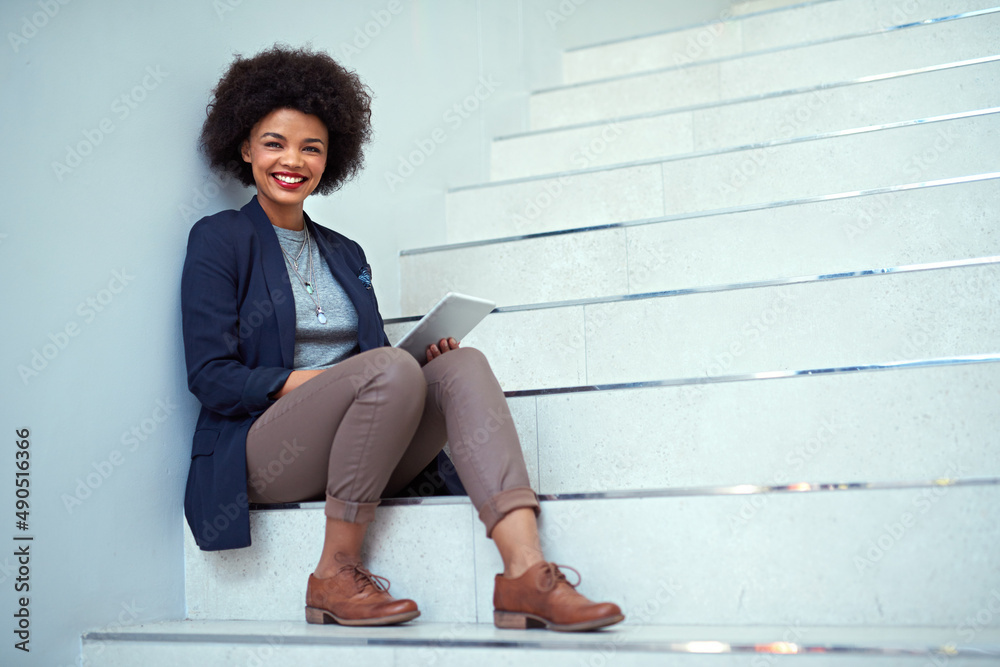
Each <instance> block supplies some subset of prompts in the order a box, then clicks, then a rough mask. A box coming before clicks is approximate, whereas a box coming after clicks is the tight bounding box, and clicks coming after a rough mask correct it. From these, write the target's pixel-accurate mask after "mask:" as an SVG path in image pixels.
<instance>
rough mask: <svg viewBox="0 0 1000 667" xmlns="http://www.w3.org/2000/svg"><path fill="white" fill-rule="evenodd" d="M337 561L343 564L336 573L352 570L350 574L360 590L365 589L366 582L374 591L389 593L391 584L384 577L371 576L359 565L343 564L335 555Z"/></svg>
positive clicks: (370, 573) (371, 574)
mask: <svg viewBox="0 0 1000 667" xmlns="http://www.w3.org/2000/svg"><path fill="white" fill-rule="evenodd" d="M337 560H338V561H340V562H341V563H344V565H343V567H341V568H340V570H338V573H339V572H343V571H344V570H352V571H353V572H352V573H353V574H354V581H356V582H358V583H359V584H361V587H362V588H364V587H365V585H366V583H365V582H367V583H368V584H371V585H372V586H374V587H375V589H376V590H380V591H384V592H386V593H388V592H389V586H391V585H392V584H390V583H389V580H388V579H386V578H385V577H380V576H378V575H377V574H373V573H372V572H370V571H369V570H368V569H367V568H365V567H364V566H363V565H362V564H361V563H350V562H345V561H344V560H342V559H341V558H340V555H339V554H338V555H337Z"/></svg>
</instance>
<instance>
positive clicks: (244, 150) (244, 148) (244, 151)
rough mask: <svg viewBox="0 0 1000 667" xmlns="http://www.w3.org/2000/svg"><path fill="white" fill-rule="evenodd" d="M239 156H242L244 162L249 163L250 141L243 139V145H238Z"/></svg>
mask: <svg viewBox="0 0 1000 667" xmlns="http://www.w3.org/2000/svg"><path fill="white" fill-rule="evenodd" d="M240 155H242V156H243V161H244V162H250V161H251V160H250V140H249V139H244V140H243V143H242V144H241V145H240Z"/></svg>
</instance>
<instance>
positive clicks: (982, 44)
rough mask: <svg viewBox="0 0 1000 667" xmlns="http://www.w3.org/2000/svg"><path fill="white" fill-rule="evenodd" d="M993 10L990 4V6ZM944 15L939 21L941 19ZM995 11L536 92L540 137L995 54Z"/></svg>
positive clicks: (999, 16)
mask: <svg viewBox="0 0 1000 667" xmlns="http://www.w3.org/2000/svg"><path fill="white" fill-rule="evenodd" d="M992 4H995V3H992ZM942 16H943V15H942ZM998 41H1000V12H992V13H987V14H983V15H977V16H971V17H968V18H961V19H951V20H946V21H941V22H936V23H929V24H926V25H917V26H914V27H908V28H905V29H901V30H896V31H892V32H885V33H877V34H873V35H866V36H861V37H854V38H850V39H843V40H838V41H832V42H824V43H820V44H813V45H808V46H802V47H798V48H794V49H784V50H780V51H774V52H768V53H762V54H758V55H749V56H745V57H740V58H734V59H730V60H723V61H718V62H712V63H705V64H701V65H693V66H691V67H682V68H679V69H677V68H673V69H668V70H662V71H656V72H651V73H648V74H642V75H634V76H625V77H621V78H617V79H611V80H603V81H600V82H595V83H591V84H579V85H573V86H564V87H560V88H554V89H551V90H545V91H540V92H537V93H535V94H533V95H532V96H531V98H530V126H531V129H532V130H542V129H549V128H554V127H561V126H565V125H574V124H578V123H591V122H595V121H601V120H610V119H614V118H618V117H622V116H632V115H635V114H642V113H657V112H662V111H667V110H669V109H678V108H683V107H687V106H692V105H696V104H709V103H714V102H722V101H725V100H736V99H741V98H750V97H759V96H763V95H767V94H774V93H779V92H782V91H790V90H796V89H800V88H810V89H811V88H814V87H816V86H821V85H824V84H833V83H837V82H843V81H852V80H857V79H860V78H862V77H871V76H878V75H884V74H889V73H893V72H902V71H906V70H913V69H920V68H925V67H934V66H938V65H941V64H943V63H950V62H958V61H964V60H971V59H974V58H982V57H988V56H993V55H996V54H997V50H996V45H997V43H998Z"/></svg>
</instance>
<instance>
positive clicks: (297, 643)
mask: <svg viewBox="0 0 1000 667" xmlns="http://www.w3.org/2000/svg"><path fill="white" fill-rule="evenodd" d="M83 651H84V653H83V655H84V658H83V659H84V664H86V665H93V666H94V667H135V665H143V666H144V667H187V666H189V665H190V666H191V667H202V666H204V665H268V666H269V667H313V666H315V667H328V666H329V665H331V664H347V665H365V667H398V666H399V665H428V666H429V665H437V666H441V667H449V666H455V667H466V666H467V665H471V664H475V665H479V666H481V667H494V666H501V665H502V666H509V665H514V664H518V665H524V664H545V665H549V666H550V667H570V666H571V667H579V666H580V665H604V664H608V663H610V664H619V663H621V664H629V665H663V664H664V660H669V661H670V662H669V664H671V665H674V664H676V665H696V664H697V665H702V664H713V665H715V664H721V663H719V662H718V660H719V659H723V656H725V657H727V658H729V659H730V660H731V661H730V662H727V663H726V664H731V665H735V664H746V665H751V664H753V665H759V664H771V662H772V661H773V660H774V659H775V658H774V656H775V655H780V656H781V661H782V662H783V663H784V662H788V661H796V660H798V661H799V662H803V663H804V664H809V665H817V666H822V665H830V664H833V663H832V662H831V661H830V659H833V660H836V661H837V664H849V665H858V666H859V667H860V666H863V665H885V664H887V662H886V661H887V660H891V661H894V663H895V664H913V665H918V664H937V663H940V662H944V661H947V664H948V665H951V666H954V667H962V666H964V665H980V664H983V661H982V659H981V658H983V657H990V656H997V655H1000V634H998V632H997V631H996V630H995V629H993V628H989V629H986V630H983V631H982V632H979V633H976V634H975V636H974V637H973V638H972V639H966V638H964V637H962V636H956V634H955V632H954V630H953V629H951V628H938V627H926V628H898V629H897V628H893V629H889V630H887V629H875V630H873V629H871V628H864V627H852V628H845V627H805V626H802V625H794V626H770V627H754V628H745V627H725V626H691V625H677V626H662V625H642V624H638V623H635V624H632V623H630V624H626V625H619V626H617V627H616V628H610V629H608V630H605V631H602V632H593V633H558V632H545V631H542V630H497V629H496V628H494V627H493V626H492V625H487V624H474V623H463V624H453V623H428V622H426V621H423V620H418V621H416V622H413V623H409V624H406V625H403V626H396V627H390V628H347V627H339V626H337V627H334V626H310V625H306V624H305V623H296V622H279V621H271V622H268V621H167V622H162V623H144V624H142V625H137V626H130V627H127V628H123V629H122V630H121V631H118V632H104V631H99V630H98V631H92V632H89V633H87V634H86V635H84V638H83ZM792 653H797V654H801V655H802V656H808V657H800V658H798V659H796V658H795V657H793V655H790V654H792ZM827 653H832V654H834V655H823V654H827ZM705 654H716V655H717V657H715V658H713V657H711V656H709V655H705ZM720 654H721V655H720ZM977 658H979V659H977ZM625 661H627V662H625ZM706 661H708V662H706Z"/></svg>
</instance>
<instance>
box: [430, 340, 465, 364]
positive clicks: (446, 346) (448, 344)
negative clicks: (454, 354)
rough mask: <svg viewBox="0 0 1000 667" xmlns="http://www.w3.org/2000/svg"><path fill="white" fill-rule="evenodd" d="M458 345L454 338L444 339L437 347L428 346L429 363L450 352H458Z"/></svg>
mask: <svg viewBox="0 0 1000 667" xmlns="http://www.w3.org/2000/svg"><path fill="white" fill-rule="evenodd" d="M458 345H459V343H458V341H457V340H455V339H454V338H442V339H441V340H439V341H438V342H437V344H436V345H435V344H434V343H431V344H430V345H428V346H427V361H430V360H432V359H437V358H438V357H440V356H441V355H442V354H444V353H445V352H447V351H448V350H457V349H458Z"/></svg>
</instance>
